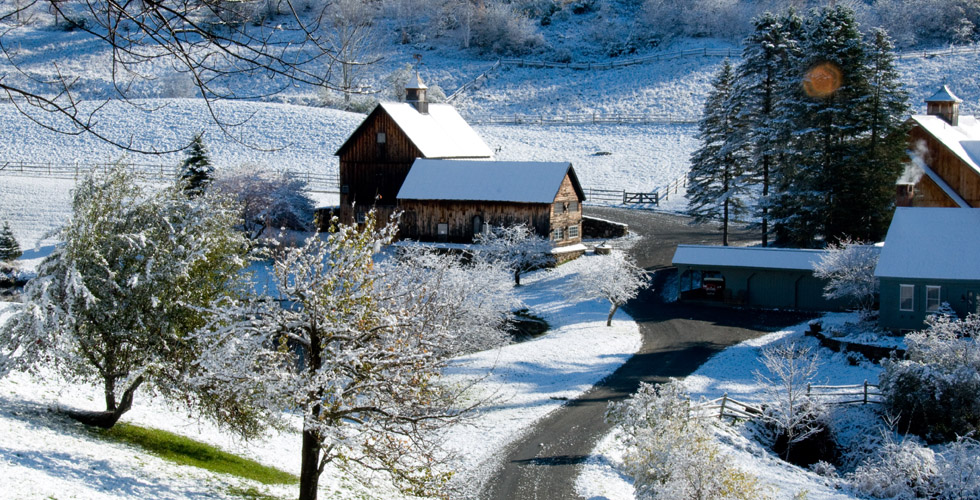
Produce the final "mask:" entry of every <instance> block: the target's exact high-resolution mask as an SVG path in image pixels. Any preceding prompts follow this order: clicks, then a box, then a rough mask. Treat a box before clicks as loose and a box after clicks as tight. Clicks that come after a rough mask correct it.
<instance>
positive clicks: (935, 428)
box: [880, 314, 980, 442]
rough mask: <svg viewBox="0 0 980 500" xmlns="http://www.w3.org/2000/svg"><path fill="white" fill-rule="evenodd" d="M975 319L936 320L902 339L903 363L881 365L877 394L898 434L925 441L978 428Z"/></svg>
mask: <svg viewBox="0 0 980 500" xmlns="http://www.w3.org/2000/svg"><path fill="white" fill-rule="evenodd" d="M978 333H980V316H978V315H976V314H971V315H969V316H968V317H967V318H966V319H963V320H957V319H953V318H950V317H948V316H942V315H937V316H933V317H932V318H931V319H930V326H929V328H928V329H926V330H923V331H921V332H915V333H912V334H909V335H908V336H907V337H906V343H907V345H908V350H907V352H908V359H906V360H889V361H886V362H885V363H884V365H883V366H884V372H883V373H882V374H881V377H880V386H881V392H882V394H883V395H884V397H885V402H886V404H887V406H888V408H889V409H890V410H891V411H892V412H893V413H895V414H900V415H901V426H900V428H901V429H903V430H904V429H908V430H909V431H910V432H913V433H916V434H919V435H921V436H923V437H924V438H926V439H927V440H928V441H931V442H938V441H949V440H952V439H955V438H956V437H957V436H965V435H968V434H969V433H971V432H976V431H977V430H978V429H980V346H978V345H977V342H976V337H977V334H978Z"/></svg>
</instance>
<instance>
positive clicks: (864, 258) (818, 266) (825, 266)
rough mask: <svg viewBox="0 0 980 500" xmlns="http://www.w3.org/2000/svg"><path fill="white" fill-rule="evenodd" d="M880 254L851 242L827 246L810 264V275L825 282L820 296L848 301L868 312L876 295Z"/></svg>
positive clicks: (846, 241)
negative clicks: (811, 269) (816, 259)
mask: <svg viewBox="0 0 980 500" xmlns="http://www.w3.org/2000/svg"><path fill="white" fill-rule="evenodd" d="M880 253H881V252H880V250H879V249H878V248H875V247H874V246H871V245H866V244H864V243H860V242H857V241H852V240H850V239H844V240H841V241H840V242H838V243H832V244H831V245H830V246H828V247H827V253H825V254H824V255H823V256H822V257H820V261H819V262H815V263H814V264H813V275H814V276H816V277H817V278H824V279H826V280H827V285H826V286H825V287H824V292H823V296H824V297H825V298H828V299H844V298H851V299H853V300H854V302H855V304H856V305H857V306H858V307H860V308H861V309H863V310H865V311H869V310H871V308H872V307H873V306H874V302H875V295H877V293H878V279H877V278H875V266H877V265H878V256H879V255H880Z"/></svg>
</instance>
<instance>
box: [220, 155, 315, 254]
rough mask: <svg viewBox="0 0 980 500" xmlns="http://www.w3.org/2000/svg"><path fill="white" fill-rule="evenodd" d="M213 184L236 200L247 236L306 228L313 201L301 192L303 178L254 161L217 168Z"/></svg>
mask: <svg viewBox="0 0 980 500" xmlns="http://www.w3.org/2000/svg"><path fill="white" fill-rule="evenodd" d="M213 186H214V188H215V189H216V190H217V191H218V192H221V193H223V194H226V195H228V196H231V197H233V198H235V199H237V200H238V202H239V220H240V224H241V229H242V230H243V231H244V232H245V235H246V236H247V237H248V238H249V239H256V238H259V237H261V236H262V235H263V233H265V232H266V230H273V231H277V230H279V229H283V228H285V229H293V230H298V231H306V230H309V229H310V228H311V226H312V224H313V210H314V207H313V201H312V200H310V199H309V198H308V197H307V196H306V194H304V193H305V191H306V182H305V181H303V180H302V179H300V178H299V177H297V176H296V175H295V174H293V173H291V172H286V171H281V172H274V171H272V170H268V169H264V168H262V167H260V166H258V165H243V166H242V167H240V168H238V169H236V170H232V171H227V172H219V174H218V176H217V178H216V179H215V180H214V183H213Z"/></svg>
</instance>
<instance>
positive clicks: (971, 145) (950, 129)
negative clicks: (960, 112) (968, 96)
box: [912, 115, 980, 173]
mask: <svg viewBox="0 0 980 500" xmlns="http://www.w3.org/2000/svg"><path fill="white" fill-rule="evenodd" d="M912 120H914V121H915V123H917V124H919V125H920V126H921V127H922V128H923V129H924V130H925V131H926V132H928V133H929V134H930V135H932V136H933V137H935V138H936V139H937V140H938V141H939V142H941V143H942V144H943V145H944V146H946V147H947V148H948V149H949V150H950V151H951V152H952V153H953V154H954V155H956V157H958V158H959V159H960V160H963V162H964V163H966V164H967V165H968V166H969V167H970V168H971V169H973V170H974V171H975V172H977V173H980V121H978V120H977V119H976V117H974V116H960V117H959V120H958V124H957V125H951V124H949V123H948V122H947V121H945V120H943V118H942V117H939V116H935V115H914V116H912Z"/></svg>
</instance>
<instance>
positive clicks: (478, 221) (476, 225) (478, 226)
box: [473, 215, 483, 239]
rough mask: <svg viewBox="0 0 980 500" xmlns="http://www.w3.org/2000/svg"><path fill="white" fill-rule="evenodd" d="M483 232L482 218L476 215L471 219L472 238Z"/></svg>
mask: <svg viewBox="0 0 980 500" xmlns="http://www.w3.org/2000/svg"><path fill="white" fill-rule="evenodd" d="M482 232H483V217H481V216H479V215H476V216H474V217H473V238H474V239H475V238H476V236H477V235H478V234H480V233H482Z"/></svg>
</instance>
